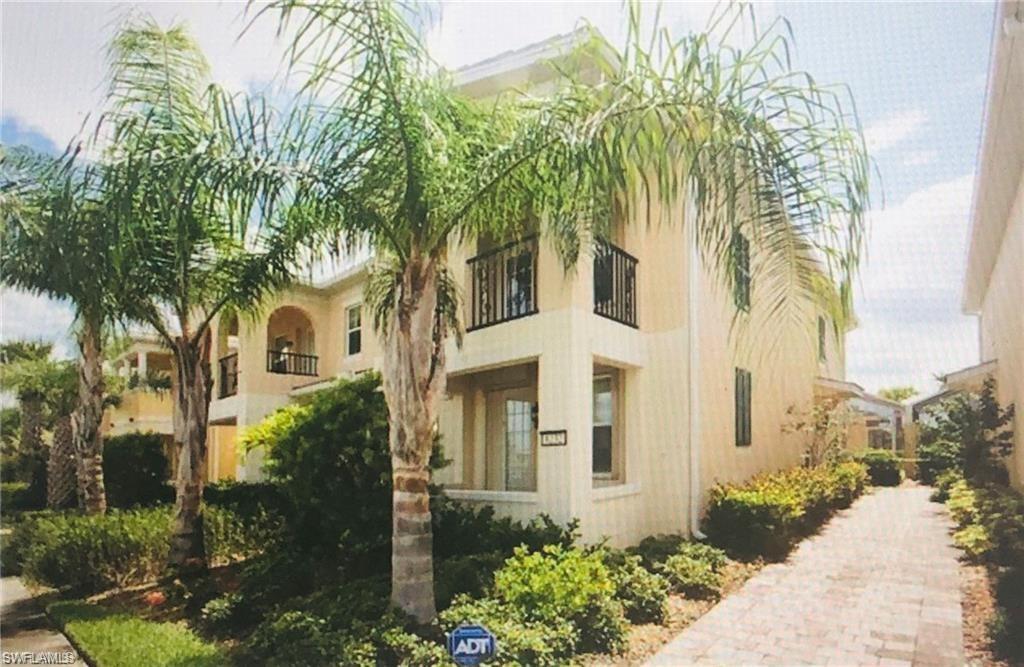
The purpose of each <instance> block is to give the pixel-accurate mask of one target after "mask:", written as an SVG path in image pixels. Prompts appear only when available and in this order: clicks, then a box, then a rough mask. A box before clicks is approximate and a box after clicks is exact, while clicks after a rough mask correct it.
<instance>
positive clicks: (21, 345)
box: [0, 340, 53, 493]
mask: <svg viewBox="0 0 1024 667" xmlns="http://www.w3.org/2000/svg"><path fill="white" fill-rule="evenodd" d="M52 352H53V345H52V344H51V343H46V342H42V341H22V340H14V341H9V342H6V343H3V344H0V387H2V389H3V390H4V391H10V392H12V393H14V395H15V397H16V398H17V400H18V409H19V410H20V413H21V414H20V422H21V423H20V426H21V428H20V431H21V432H20V436H19V440H18V451H19V453H20V454H21V456H23V457H29V458H30V459H32V460H34V461H41V460H42V459H43V458H44V456H45V454H44V451H43V450H44V449H45V444H44V443H43V426H44V424H43V422H44V416H45V415H44V407H45V402H46V393H47V387H46V383H45V381H44V380H43V377H42V375H43V374H44V373H43V372H42V371H45V369H46V367H47V365H48V364H49V363H51V361H50V355H51V354H52ZM33 467H35V464H33ZM30 483H31V484H32V485H33V486H35V487H37V488H40V493H42V491H41V486H40V485H41V484H43V479H42V475H41V474H38V471H35V470H34V471H33V475H32V479H31V482H30Z"/></svg>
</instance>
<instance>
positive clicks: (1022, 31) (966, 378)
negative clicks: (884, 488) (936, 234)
mask: <svg viewBox="0 0 1024 667" xmlns="http://www.w3.org/2000/svg"><path fill="white" fill-rule="evenodd" d="M963 309H964V312H965V313H968V314H972V315H977V316H978V320H979V322H978V324H979V327H978V329H979V340H978V343H979V348H980V349H979V352H980V357H981V361H982V365H980V366H976V367H972V368H969V369H964V371H961V372H957V373H951V374H949V375H948V376H946V378H945V381H944V389H958V388H962V387H970V386H971V385H974V386H977V385H980V381H981V379H983V378H984V377H985V376H988V375H991V376H992V377H994V378H995V379H996V383H997V395H998V398H999V401H1000V403H1002V404H1003V405H1009V404H1015V405H1017V407H1018V408H1019V409H1020V408H1022V406H1024V3H1022V2H1020V0H1016V1H1009V2H1007V1H1005V0H1004V1H1003V2H1001V3H999V4H998V5H997V8H996V17H995V29H994V36H993V44H992V56H991V63H990V68H989V80H988V98H987V101H986V107H985V116H984V125H983V131H982V139H981V149H980V151H979V155H978V168H977V172H976V176H975V187H974V202H973V207H972V214H971V227H970V248H969V252H968V256H967V271H966V275H965V276H964V293H963ZM1014 430H1015V446H1014V454H1013V457H1012V459H1011V461H1010V475H1011V479H1012V481H1013V482H1014V484H1016V485H1018V486H1022V485H1024V428H1022V427H1021V419H1020V418H1019V417H1018V418H1017V419H1016V425H1015V429H1014Z"/></svg>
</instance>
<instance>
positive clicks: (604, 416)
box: [593, 375, 615, 476]
mask: <svg viewBox="0 0 1024 667" xmlns="http://www.w3.org/2000/svg"><path fill="white" fill-rule="evenodd" d="M614 420H615V403H614V400H613V393H612V378H611V376H610V375H601V376H598V377H595V378H594V436H593V437H594V442H593V454H594V457H593V458H594V463H593V472H594V474H595V475H601V476H610V475H611V474H612V468H613V466H612V462H613V457H612V443H613V442H614V432H613V425H614Z"/></svg>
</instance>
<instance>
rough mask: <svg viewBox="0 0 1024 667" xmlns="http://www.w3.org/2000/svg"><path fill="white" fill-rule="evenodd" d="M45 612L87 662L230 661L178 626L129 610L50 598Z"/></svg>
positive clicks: (125, 665)
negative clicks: (148, 618)
mask: <svg viewBox="0 0 1024 667" xmlns="http://www.w3.org/2000/svg"><path fill="white" fill-rule="evenodd" d="M47 611H48V612H49V615H50V616H51V617H52V618H53V619H54V620H55V621H56V622H57V625H58V626H60V628H61V630H62V631H63V632H64V634H66V635H67V636H68V637H69V638H70V639H71V640H72V641H73V642H74V644H75V647H76V648H78V649H79V650H80V651H81V652H82V653H83V654H84V655H83V657H85V658H86V659H87V662H88V663H89V664H90V665H103V666H104V667H135V666H136V665H153V666H154V667H172V666H179V665H196V666H197V667H213V666H215V665H217V666H219V665H228V664H230V662H229V661H228V658H227V656H226V655H224V654H223V653H222V652H221V650H220V649H219V648H218V647H217V646H215V645H213V644H207V643H205V642H203V641H202V640H200V639H199V638H198V637H196V636H195V635H194V634H193V633H192V632H191V631H189V630H188V629H187V628H185V627H184V626H183V625H180V624H176V623H156V622H153V621H147V620H143V619H141V618H139V617H138V616H134V615H131V614H117V613H113V612H110V611H107V610H105V609H103V608H102V607H98V606H96V605H92V604H88V603H86V602H82V601H65V602H55V603H53V604H52V605H50V606H49V607H48V608H47Z"/></svg>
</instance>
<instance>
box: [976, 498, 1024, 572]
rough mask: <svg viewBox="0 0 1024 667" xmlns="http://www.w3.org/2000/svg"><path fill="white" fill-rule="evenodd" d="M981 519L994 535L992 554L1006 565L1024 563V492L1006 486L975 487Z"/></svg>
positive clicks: (1011, 565)
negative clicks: (1022, 493)
mask: <svg viewBox="0 0 1024 667" xmlns="http://www.w3.org/2000/svg"><path fill="white" fill-rule="evenodd" d="M976 497H977V508H978V514H979V517H980V519H979V521H980V522H981V524H982V525H983V526H984V527H985V529H986V530H987V531H988V534H989V536H990V537H991V538H992V541H993V545H992V550H991V551H990V553H989V558H990V559H991V560H992V561H993V562H994V563H996V564H998V565H1004V566H1007V567H1013V566H1017V565H1019V564H1021V563H1024V495H1021V494H1020V493H1018V492H1016V491H1014V490H1013V489H1009V488H1005V487H1002V488H1000V487H988V488H984V489H980V490H977V491H976Z"/></svg>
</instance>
